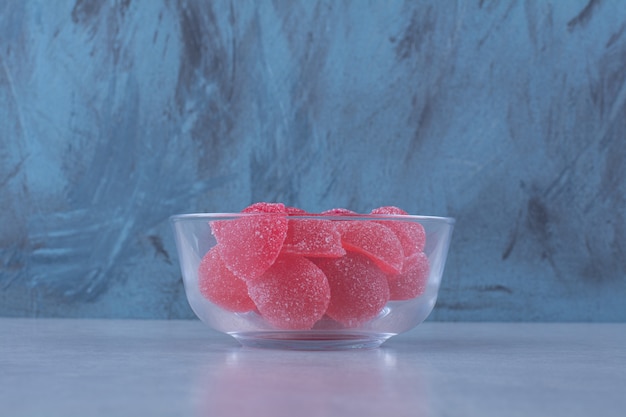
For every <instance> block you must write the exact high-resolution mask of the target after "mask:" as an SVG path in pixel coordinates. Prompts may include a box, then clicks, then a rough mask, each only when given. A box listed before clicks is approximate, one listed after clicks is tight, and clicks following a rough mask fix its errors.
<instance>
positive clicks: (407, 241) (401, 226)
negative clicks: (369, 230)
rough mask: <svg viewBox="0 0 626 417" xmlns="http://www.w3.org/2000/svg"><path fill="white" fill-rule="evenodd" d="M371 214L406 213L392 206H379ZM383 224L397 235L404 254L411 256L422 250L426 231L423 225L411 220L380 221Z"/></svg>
mask: <svg viewBox="0 0 626 417" xmlns="http://www.w3.org/2000/svg"><path fill="white" fill-rule="evenodd" d="M372 214H386V215H397V214H401V215H406V214H408V213H407V212H406V211H404V210H402V209H400V208H398V207H393V206H385V207H379V208H377V209H374V210H372ZM378 223H380V224H383V225H385V226H387V227H388V228H390V229H391V230H393V232H394V233H395V234H396V236H398V239H399V240H400V244H401V245H402V249H403V250H404V256H406V257H409V256H413V255H415V254H417V253H419V252H421V251H423V250H424V245H425V243H426V232H425V231H424V226H422V225H421V224H419V223H416V222H412V221H393V220H390V221H380V222H378Z"/></svg>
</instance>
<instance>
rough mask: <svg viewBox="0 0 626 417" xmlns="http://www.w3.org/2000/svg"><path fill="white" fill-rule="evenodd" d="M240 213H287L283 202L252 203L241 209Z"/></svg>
mask: <svg viewBox="0 0 626 417" xmlns="http://www.w3.org/2000/svg"><path fill="white" fill-rule="evenodd" d="M241 212H242V213H279V214H283V213H287V207H285V205H284V204H283V203H254V204H251V205H249V206H248V207H246V208H245V209H243V210H241Z"/></svg>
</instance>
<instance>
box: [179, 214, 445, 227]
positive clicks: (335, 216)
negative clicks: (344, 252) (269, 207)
mask: <svg viewBox="0 0 626 417" xmlns="http://www.w3.org/2000/svg"><path fill="white" fill-rule="evenodd" d="M268 215H269V216H285V217H288V218H289V219H291V220H320V219H325V220H344V221H352V220H395V221H402V220H407V221H427V222H441V223H447V224H449V225H454V224H455V223H456V219H455V218H454V217H445V216H431V215H417V214H361V213H355V214H321V213H307V214H287V213H228V212H216V213H183V214H174V215H172V216H170V218H169V219H170V221H171V222H180V221H187V220H219V219H220V218H228V219H237V218H253V217H259V216H268Z"/></svg>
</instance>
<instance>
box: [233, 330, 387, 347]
mask: <svg viewBox="0 0 626 417" xmlns="http://www.w3.org/2000/svg"><path fill="white" fill-rule="evenodd" d="M229 334H230V335H231V336H233V337H234V338H235V339H237V341H239V343H241V344H242V345H243V346H246V347H252V348H262V349H287V350H348V349H374V348H377V347H379V346H380V345H381V344H383V342H385V341H386V340H387V339H389V338H390V337H391V336H394V335H395V333H365V332H362V333H359V332H354V333H347V332H345V331H343V332H333V331H328V332H320V331H319V330H315V331H285V332H280V331H262V332H241V333H239V332H233V333H229Z"/></svg>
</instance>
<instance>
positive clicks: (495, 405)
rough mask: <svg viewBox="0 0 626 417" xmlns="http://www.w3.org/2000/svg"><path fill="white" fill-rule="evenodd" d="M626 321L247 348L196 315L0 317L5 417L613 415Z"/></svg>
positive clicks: (619, 393) (455, 328) (620, 388)
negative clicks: (362, 343)
mask: <svg viewBox="0 0 626 417" xmlns="http://www.w3.org/2000/svg"><path fill="white" fill-rule="evenodd" d="M625 410H626V324H525V323H524V324H522V323H434V322H427V323H424V324H422V325H420V326H418V327H417V328H415V329H414V330H413V331H411V332H408V333H405V334H402V335H399V336H396V337H394V338H392V339H390V340H389V341H388V342H386V343H385V344H384V345H383V346H382V347H381V348H378V349H372V350H353V351H337V352H303V351H281V350H261V349H253V348H243V347H240V346H239V345H238V343H237V342H236V341H235V340H234V339H232V338H230V337H229V336H225V335H222V334H219V333H216V332H213V331H212V330H209V329H208V328H207V327H205V326H204V325H203V324H202V323H200V322H198V321H148V320H147V321H138V320H87V319H85V320H65V319H9V318H5V319H0V416H13V417H20V416H49V417H52V416H64V417H68V416H107V417H111V416H139V415H150V416H161V415H163V416H231V415H232V416H238V417H245V416H290V417H291V416H299V417H300V416H302V417H305V416H342V417H349V416H390V417H392V416H393V417H396V416H483V417H484V416H504V415H506V416H527V415H533V416H535V415H545V416H553V417H554V416H568V417H573V416H589V415H598V416H620V417H623V416H624V415H626V414H625V413H626V411H625Z"/></svg>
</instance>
